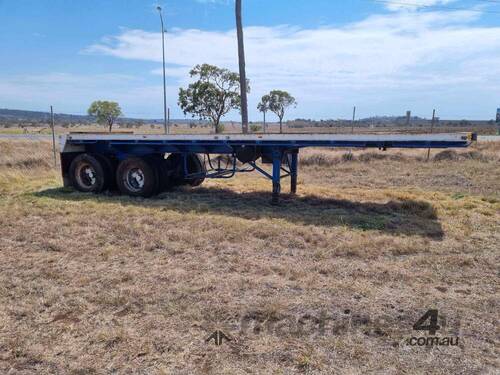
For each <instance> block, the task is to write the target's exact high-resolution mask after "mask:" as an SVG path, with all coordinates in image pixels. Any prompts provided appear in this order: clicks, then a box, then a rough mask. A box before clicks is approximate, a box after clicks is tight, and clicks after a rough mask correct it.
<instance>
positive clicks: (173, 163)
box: [166, 154, 206, 187]
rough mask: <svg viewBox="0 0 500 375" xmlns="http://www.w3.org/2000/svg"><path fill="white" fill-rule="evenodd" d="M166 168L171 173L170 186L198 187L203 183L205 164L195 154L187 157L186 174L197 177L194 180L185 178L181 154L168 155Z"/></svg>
mask: <svg viewBox="0 0 500 375" xmlns="http://www.w3.org/2000/svg"><path fill="white" fill-rule="evenodd" d="M166 168H167V169H169V170H170V171H172V172H171V174H172V177H171V184H172V185H177V186H179V185H191V186H193V187H195V186H200V185H201V184H202V183H203V182H204V181H205V174H206V168H205V164H204V163H203V161H202V160H201V159H200V157H199V156H198V155H197V154H188V155H187V172H188V174H189V175H195V174H196V175H199V176H196V177H195V178H186V174H185V170H184V158H183V156H182V154H171V155H169V157H168V158H167V160H166Z"/></svg>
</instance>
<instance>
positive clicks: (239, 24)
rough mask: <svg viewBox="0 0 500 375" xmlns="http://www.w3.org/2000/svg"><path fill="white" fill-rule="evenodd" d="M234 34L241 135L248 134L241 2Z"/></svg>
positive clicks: (239, 2)
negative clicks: (238, 73)
mask: <svg viewBox="0 0 500 375" xmlns="http://www.w3.org/2000/svg"><path fill="white" fill-rule="evenodd" d="M235 10H236V33H237V36H238V60H239V67H240V90H241V127H242V130H243V134H248V98H247V75H246V68H245V44H244V37H243V20H242V16H241V0H236V7H235Z"/></svg>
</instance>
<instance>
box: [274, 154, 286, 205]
mask: <svg viewBox="0 0 500 375" xmlns="http://www.w3.org/2000/svg"><path fill="white" fill-rule="evenodd" d="M282 159H283V153H282V152H281V151H273V198H272V201H271V203H272V204H275V205H277V204H279V200H280V192H281V162H282Z"/></svg>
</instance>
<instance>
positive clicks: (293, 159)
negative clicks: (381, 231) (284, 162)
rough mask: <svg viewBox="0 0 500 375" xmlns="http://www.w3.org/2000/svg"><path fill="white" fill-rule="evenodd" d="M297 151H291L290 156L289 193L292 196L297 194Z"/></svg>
mask: <svg viewBox="0 0 500 375" xmlns="http://www.w3.org/2000/svg"><path fill="white" fill-rule="evenodd" d="M298 156H299V150H293V151H292V152H291V155H290V178H291V181H290V192H291V193H292V195H295V194H297V175H298V162H299V158H298Z"/></svg>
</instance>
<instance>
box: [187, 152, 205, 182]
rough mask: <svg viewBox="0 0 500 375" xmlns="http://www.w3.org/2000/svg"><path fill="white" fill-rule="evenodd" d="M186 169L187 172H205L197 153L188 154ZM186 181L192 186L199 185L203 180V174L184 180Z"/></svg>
mask: <svg viewBox="0 0 500 375" xmlns="http://www.w3.org/2000/svg"><path fill="white" fill-rule="evenodd" d="M188 171H189V173H204V174H206V173H207V170H206V168H205V164H204V163H203V161H202V160H201V159H200V157H199V156H198V154H190V155H189V156H188ZM186 182H187V183H188V184H189V185H191V186H192V187H196V186H200V185H201V184H203V182H205V176H203V177H199V178H196V179H191V180H186Z"/></svg>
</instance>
